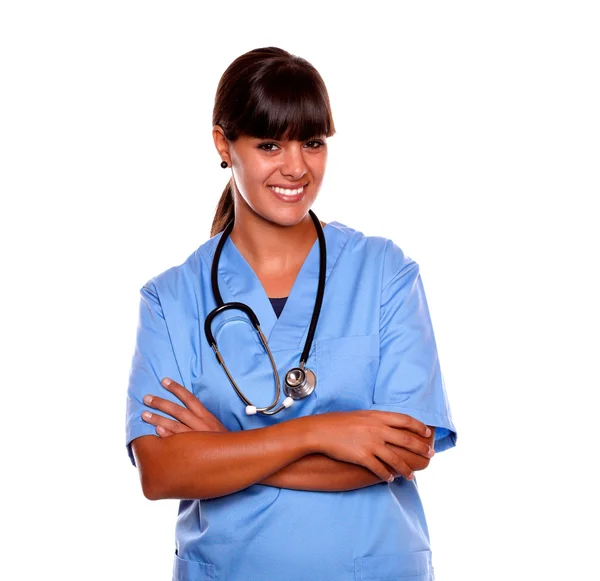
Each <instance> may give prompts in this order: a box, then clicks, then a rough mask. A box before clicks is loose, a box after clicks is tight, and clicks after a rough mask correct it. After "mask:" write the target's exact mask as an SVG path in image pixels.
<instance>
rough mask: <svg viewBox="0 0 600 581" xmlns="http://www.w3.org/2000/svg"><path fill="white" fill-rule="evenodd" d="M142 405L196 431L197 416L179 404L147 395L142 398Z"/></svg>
mask: <svg viewBox="0 0 600 581" xmlns="http://www.w3.org/2000/svg"><path fill="white" fill-rule="evenodd" d="M144 403H145V404H146V405H147V406H148V407H152V408H154V409H157V410H160V411H161V412H165V413H166V414H169V415H170V416H172V417H174V418H175V419H176V420H179V421H180V422H182V423H184V424H185V425H186V426H188V427H190V428H192V429H197V427H196V424H197V423H198V418H197V416H196V415H195V414H194V413H193V412H191V411H190V410H188V409H187V408H184V407H183V406H180V405H179V404H176V403H175V402H172V401H171V400H168V399H164V398H162V397H158V396H156V395H150V394H148V395H146V396H144Z"/></svg>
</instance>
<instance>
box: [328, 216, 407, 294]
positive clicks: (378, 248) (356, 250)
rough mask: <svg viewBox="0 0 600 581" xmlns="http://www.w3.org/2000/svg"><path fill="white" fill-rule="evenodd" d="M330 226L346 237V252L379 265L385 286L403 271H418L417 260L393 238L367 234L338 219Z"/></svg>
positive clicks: (355, 257) (353, 256)
mask: <svg viewBox="0 0 600 581" xmlns="http://www.w3.org/2000/svg"><path fill="white" fill-rule="evenodd" d="M329 226H330V227H331V228H333V229H335V230H336V232H338V233H339V235H342V236H344V237H345V246H344V254H346V255H347V256H350V257H352V258H354V259H360V260H361V261H363V260H364V261H365V262H368V263H370V264H377V265H378V267H379V268H380V270H381V276H382V284H383V286H384V287H385V286H386V285H387V283H389V282H390V281H391V280H393V279H394V278H395V277H396V276H398V275H401V274H402V273H405V272H409V271H413V270H415V271H416V272H418V268H419V265H418V264H417V262H416V261H415V260H414V259H413V258H411V257H410V256H409V255H408V254H406V252H404V250H403V249H402V248H401V247H400V246H399V244H398V243H397V242H396V241H394V240H392V239H391V238H387V237H385V236H378V235H367V234H364V233H363V232H361V231H360V230H357V229H355V228H352V227H350V226H347V225H345V224H342V223H340V222H337V221H334V222H330V223H329Z"/></svg>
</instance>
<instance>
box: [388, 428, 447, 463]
mask: <svg viewBox="0 0 600 581" xmlns="http://www.w3.org/2000/svg"><path fill="white" fill-rule="evenodd" d="M385 440H386V442H389V443H390V444H394V445H395V446H398V447H400V448H406V449H407V450H410V451H411V452H414V453H415V454H419V455H421V456H423V457H424V458H431V457H433V455H434V454H435V451H434V449H433V448H432V447H431V446H430V445H429V444H427V443H426V442H423V441H422V440H420V439H419V438H417V437H416V436H415V435H414V434H413V433H412V432H408V431H406V430H398V429H395V428H392V429H390V430H386V433H385Z"/></svg>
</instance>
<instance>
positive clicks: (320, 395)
mask: <svg viewBox="0 0 600 581" xmlns="http://www.w3.org/2000/svg"><path fill="white" fill-rule="evenodd" d="M334 133H335V129H334V125H333V120H332V116H331V110H330V105H329V98H328V95H327V90H326V88H325V85H324V83H323V80H322V79H321V77H320V75H319V74H318V72H317V71H316V70H315V69H314V68H313V67H312V66H311V65H310V64H309V63H308V62H306V61H305V60H304V59H301V58H298V57H296V56H293V55H291V54H289V53H287V52H286V51H283V50H281V49H277V48H272V47H271V48H262V49H257V50H252V51H250V52H248V53H246V54H244V55H242V56H240V57H239V58H237V59H236V60H235V61H234V62H233V63H232V64H231V65H230V66H229V68H228V69H227V70H226V71H225V73H224V75H223V77H222V78H221V80H220V83H219V87H218V89H217V95H216V99H215V106H214V111H213V137H214V142H215V146H216V149H217V151H218V152H219V156H220V158H221V160H222V162H221V164H222V166H223V167H225V168H227V167H230V168H231V173H232V176H231V179H230V181H229V183H228V185H227V187H226V189H225V191H224V192H223V195H222V197H221V200H220V202H219V204H218V208H217V213H216V216H215V218H214V222H213V227H212V232H211V238H210V239H209V240H208V241H207V242H205V243H204V244H202V245H201V246H200V247H199V248H198V249H197V250H196V251H195V252H194V253H193V254H192V255H190V256H189V258H188V259H187V260H186V261H185V262H184V263H183V264H181V265H180V266H176V267H173V268H170V269H169V270H167V271H165V272H163V273H162V274H160V275H158V276H156V277H154V278H153V279H151V280H150V281H148V283H146V284H145V285H144V286H143V287H142V289H141V295H142V298H141V303H140V319H139V326H138V334H137V344H136V350H135V354H134V357H133V362H132V367H131V374H130V381H129V390H128V402H127V445H128V446H129V453H130V457H131V460H132V462H134V464H135V465H137V467H138V469H139V472H140V477H141V481H142V488H143V491H144V494H145V496H146V497H147V498H149V499H160V498H178V499H181V502H180V508H179V515H178V519H177V528H176V543H175V555H174V575H173V579H174V580H176V581H203V580H208V579H211V580H212V579H226V580H227V581H277V580H281V581H296V580H297V581H346V580H347V581H350V580H355V579H370V580H377V579H386V580H387V581H391V580H393V579H404V578H410V579H411V581H424V580H429V579H433V567H432V559H431V551H430V544H429V534H428V530H427V524H426V520H425V516H424V513H423V508H422V505H421V502H420V499H419V494H418V490H417V485H416V481H415V479H414V471H416V470H422V469H424V468H426V467H427V465H428V463H429V461H430V458H431V456H432V455H433V452H434V449H435V451H438V452H439V451H442V450H445V449H447V448H450V447H452V446H454V445H455V442H456V430H455V428H454V424H453V421H452V418H451V414H450V408H449V405H448V401H447V398H446V393H445V388H444V385H443V381H442V376H441V372H440V367H439V363H438V356H437V350H436V345H435V339H434V335H433V331H432V327H431V321H430V318H429V312H428V309H427V303H426V299H425V295H424V292H423V286H422V283H421V278H420V276H419V268H418V265H417V264H416V263H415V262H414V261H413V260H411V259H410V258H408V257H407V256H405V255H404V253H403V252H402V251H401V250H400V248H398V246H396V245H395V244H394V243H393V242H392V241H390V240H387V239H385V238H381V237H367V236H364V235H363V234H362V233H360V232H358V231H356V230H354V229H352V228H350V227H348V226H345V225H342V224H340V223H339V222H330V223H327V224H325V223H322V222H320V221H319V220H318V219H317V217H316V216H315V215H314V213H313V212H312V211H311V210H310V208H311V206H312V204H313V202H314V201H315V199H316V197H317V195H318V193H319V189H320V187H321V183H322V180H323V176H324V174H325V168H326V162H327V142H326V140H327V138H328V137H330V136H332V135H333V134H334ZM230 302H235V303H237V304H236V305H234V306H235V307H236V308H235V309H234V308H231V305H229V306H225V307H224V308H221V309H219V310H217V311H215V310H214V309H215V308H216V307H217V306H222V305H224V304H228V303H230ZM239 303H243V304H244V305H248V306H249V307H250V308H251V309H252V311H249V310H248V309H247V307H245V306H243V305H241V306H240V304H239ZM283 303H285V306H283ZM254 316H256V318H257V319H258V322H259V324H260V326H259V329H260V331H261V332H262V333H263V335H264V338H263V337H261V335H260V334H259V332H257V330H256V329H255V327H254V326H253V321H254V323H256V322H257V321H255V320H254ZM263 341H264V342H263ZM267 348H268V349H267ZM216 353H218V356H217V357H215V354H216ZM271 357H272V359H271ZM273 366H275V371H277V373H274V367H273ZM290 370H291V371H290ZM288 372H289V373H288ZM279 377H281V381H282V382H283V385H282V386H280V384H279ZM281 387H283V390H282V389H280V388H281ZM238 389H239V391H240V393H238V391H237V390H238ZM157 435H158V436H159V437H156V436H157Z"/></svg>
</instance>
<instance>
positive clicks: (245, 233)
mask: <svg viewBox="0 0 600 581" xmlns="http://www.w3.org/2000/svg"><path fill="white" fill-rule="evenodd" d="M239 214H240V215H238V212H237V211H236V215H235V223H234V226H233V230H232V231H231V235H230V237H231V241H232V242H233V243H234V244H235V246H236V248H237V249H238V250H239V251H240V253H241V254H242V255H243V256H244V258H245V259H246V260H247V262H248V263H249V264H250V266H252V268H253V269H254V270H255V272H261V273H265V274H276V273H285V272H288V271H289V270H294V269H298V268H299V265H301V264H302V263H303V262H304V260H305V258H306V256H307V255H308V253H309V252H310V249H311V248H312V247H313V245H314V243H315V241H316V240H317V231H316V229H315V225H314V223H313V221H312V218H311V217H310V216H309V215H308V214H307V215H306V216H305V217H304V218H303V219H302V220H301V221H300V222H299V223H298V224H295V225H294V226H280V225H278V224H273V223H272V222H268V221H266V220H264V219H263V218H261V217H260V216H258V215H256V214H249V213H241V212H240V213H239Z"/></svg>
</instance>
